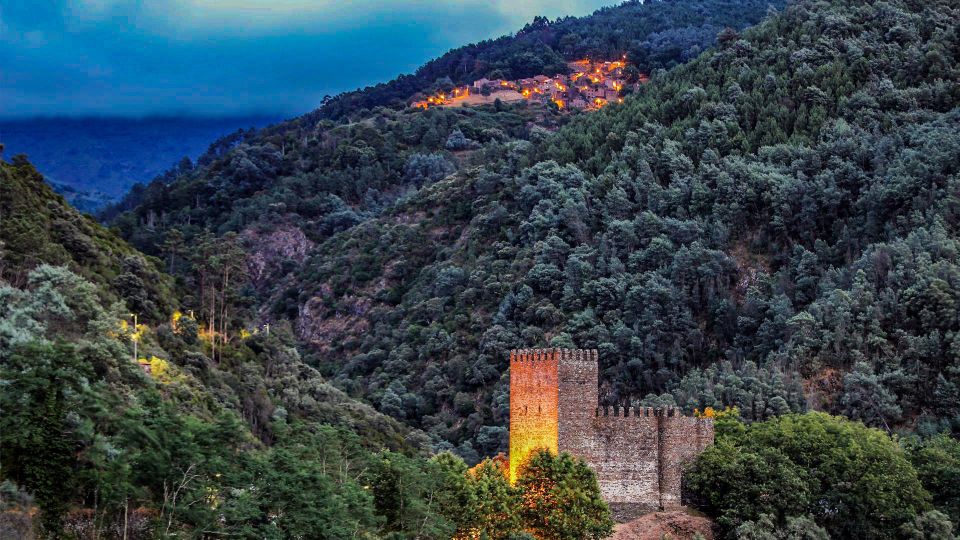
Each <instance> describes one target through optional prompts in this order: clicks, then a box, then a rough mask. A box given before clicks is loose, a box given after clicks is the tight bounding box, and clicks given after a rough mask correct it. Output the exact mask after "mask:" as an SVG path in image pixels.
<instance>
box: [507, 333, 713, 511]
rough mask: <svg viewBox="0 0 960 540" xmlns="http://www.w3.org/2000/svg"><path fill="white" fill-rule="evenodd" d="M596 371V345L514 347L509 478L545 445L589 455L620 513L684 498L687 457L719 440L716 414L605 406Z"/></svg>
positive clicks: (584, 456) (651, 508)
mask: <svg viewBox="0 0 960 540" xmlns="http://www.w3.org/2000/svg"><path fill="white" fill-rule="evenodd" d="M598 379H599V368H598V365H597V351H596V350H572V349H520V350H514V351H511V352H510V480H511V481H514V480H516V477H517V470H518V469H519V467H520V464H521V463H522V462H523V461H524V460H525V459H526V458H527V456H529V455H530V453H531V452H532V451H533V450H535V449H538V448H546V449H548V450H550V451H552V452H554V453H557V452H569V453H570V454H572V455H574V456H578V457H580V458H582V459H583V460H584V461H586V462H587V463H588V464H589V465H590V468H592V469H593V470H594V472H595V473H596V474H597V480H599V483H600V493H601V495H602V496H603V498H604V500H606V501H607V503H608V504H610V507H611V509H612V510H613V513H614V517H615V518H617V519H618V520H625V519H629V518H632V517H634V516H637V515H640V514H642V513H645V512H650V511H655V510H659V509H669V508H674V507H677V506H680V475H681V472H682V468H683V465H684V464H685V463H687V462H689V461H690V460H692V459H694V458H695V457H696V456H697V455H699V454H700V452H702V451H703V450H704V449H705V448H706V447H707V446H709V445H710V444H712V443H713V420H712V419H710V418H694V417H689V416H682V415H681V413H680V411H679V410H677V409H652V408H648V407H637V408H629V407H626V408H618V407H599V406H598V404H599V400H598V392H599V390H598V389H599V380H598Z"/></svg>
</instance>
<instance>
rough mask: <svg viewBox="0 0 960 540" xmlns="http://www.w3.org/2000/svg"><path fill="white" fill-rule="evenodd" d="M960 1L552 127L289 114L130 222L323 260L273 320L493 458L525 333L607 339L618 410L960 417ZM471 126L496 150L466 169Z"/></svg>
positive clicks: (778, 42)
mask: <svg viewBox="0 0 960 540" xmlns="http://www.w3.org/2000/svg"><path fill="white" fill-rule="evenodd" d="M956 17H957V13H956V10H955V9H954V8H953V7H952V6H950V5H949V4H944V3H933V4H929V3H925V4H923V5H919V4H912V3H909V2H902V3H880V4H863V5H861V4H856V5H854V4H852V3H850V4H848V3H844V2H833V3H808V2H800V3H798V4H796V5H792V6H790V7H789V8H787V9H786V10H785V11H784V12H783V13H782V14H779V15H777V16H774V17H772V18H770V19H768V20H767V21H766V22H764V23H763V24H761V25H759V26H758V27H756V28H753V29H751V30H749V31H748V32H746V33H744V34H743V36H737V35H730V34H729V33H727V35H726V38H725V39H724V40H723V42H722V44H721V45H720V47H719V49H718V50H715V51H711V52H708V53H706V54H704V55H703V56H701V57H699V58H697V59H696V60H694V61H693V62H691V63H689V64H687V65H683V66H679V67H677V68H675V69H673V70H671V71H669V72H666V73H663V74H660V75H658V76H657V77H655V78H654V80H653V81H652V82H651V83H650V84H649V85H646V86H644V87H643V88H642V90H641V92H640V93H639V94H638V95H636V96H633V97H632V98H631V99H628V100H627V102H626V103H624V104H623V105H619V106H616V107H610V108H609V110H606V109H605V110H603V111H601V112H599V113H594V114H588V115H579V116H576V117H572V118H571V119H570V120H568V122H567V123H566V125H564V126H562V127H561V128H560V130H559V132H557V133H555V134H550V133H549V132H547V131H544V130H543V129H542V128H540V127H539V126H537V127H532V128H531V127H529V125H530V124H529V122H527V123H524V122H523V121H522V120H521V119H520V118H522V117H523V116H524V115H530V114H534V113H532V112H531V111H530V110H529V109H527V108H524V107H523V106H511V107H501V108H500V109H502V110H497V109H477V110H471V109H464V110H457V111H453V110H430V111H426V112H414V113H410V112H405V113H396V112H392V111H389V110H386V109H378V110H377V111H376V112H374V113H371V119H369V120H365V121H360V122H353V123H350V124H346V125H342V126H335V125H330V124H325V123H318V124H316V125H312V129H310V130H307V126H304V125H301V124H289V125H287V126H285V127H282V128H281V127H277V128H276V129H275V130H274V131H273V132H271V133H270V134H269V136H267V135H264V137H263V138H260V139H258V140H257V141H247V142H245V143H243V144H241V145H240V146H238V147H237V148H235V149H233V150H231V151H230V152H229V153H228V154H227V155H226V156H224V157H223V158H220V159H219V160H217V161H215V162H214V164H213V165H211V166H210V168H209V169H204V170H203V171H200V172H199V173H196V172H194V173H192V174H187V175H184V176H183V177H182V178H181V179H178V180H177V181H175V182H173V183H171V184H169V185H167V184H164V185H151V186H150V187H148V188H147V191H148V192H149V191H151V190H153V191H155V192H156V193H155V194H153V195H151V196H148V197H145V198H142V199H140V201H141V203H142V204H141V205H140V206H138V207H137V208H136V209H135V210H134V211H132V212H127V213H125V214H123V215H121V216H119V217H118V218H116V220H115V221H114V223H115V224H116V226H117V227H118V228H119V229H120V230H121V232H122V233H123V235H124V236H125V237H126V238H128V239H130V240H131V241H132V242H133V243H134V245H136V246H137V247H140V248H141V249H143V250H145V251H146V252H148V253H153V254H155V255H157V256H163V254H164V251H163V248H162V246H163V245H164V242H166V234H167V232H168V231H178V232H177V233H176V234H180V233H181V232H182V231H184V230H187V231H188V235H189V234H195V231H196V230H197V229H199V228H200V227H209V228H210V229H211V230H212V231H213V232H214V233H217V234H223V233H225V232H227V231H232V230H246V231H248V233H247V235H248V237H250V238H251V241H252V242H254V244H256V246H257V247H255V248H254V249H255V250H256V253H257V254H258V256H262V257H263V258H264V259H265V260H266V261H267V262H269V260H270V254H271V253H274V254H276V253H288V254H289V253H296V254H298V257H294V258H291V257H284V259H285V260H283V261H280V262H276V263H275V264H274V265H273V268H274V270H273V272H274V273H273V274H272V275H273V276H274V278H273V279H272V280H271V284H272V286H271V287H269V288H261V292H260V296H259V299H260V301H261V304H258V305H260V306H262V307H261V308H260V311H259V314H260V316H261V317H263V318H265V319H270V320H274V319H281V320H283V319H289V320H291V321H293V324H294V327H295V331H296V333H297V335H298V337H299V338H301V339H303V340H305V341H307V342H308V343H310V344H311V347H310V348H309V352H308V353H307V354H306V359H307V361H308V362H310V363H311V365H313V366H315V367H317V368H318V369H319V370H320V371H321V372H322V373H324V374H325V375H327V376H328V377H330V378H332V379H333V381H334V383H335V384H337V385H338V386H340V387H341V388H343V389H345V390H346V391H347V392H348V393H350V394H351V395H354V396H357V397H361V398H363V399H365V400H366V401H368V402H370V403H372V404H374V405H375V406H377V407H378V408H379V409H380V410H381V411H383V412H386V413H388V414H390V415H391V416H394V417H396V418H398V419H400V420H403V421H405V422H409V423H412V424H413V425H415V426H417V427H419V428H421V429H423V430H424V431H426V432H427V433H428V434H429V435H430V437H431V438H432V440H433V443H434V445H435V447H436V448H438V449H439V448H448V447H449V446H450V445H452V446H453V447H455V448H456V449H457V451H458V452H459V453H460V454H461V455H462V456H464V457H465V458H466V459H467V460H468V461H476V460H477V459H479V457H481V456H483V455H492V454H495V453H496V452H498V451H501V450H503V449H504V448H505V442H506V430H505V423H506V418H507V416H506V415H507V402H506V397H507V396H506V393H507V375H506V373H505V371H506V351H507V350H509V349H510V348H512V347H526V346H537V345H554V346H578V347H595V348H598V349H599V350H600V357H601V362H602V364H603V366H602V367H603V370H604V388H603V395H604V396H605V399H606V400H607V401H608V402H611V403H617V402H626V401H628V400H633V401H642V402H644V403H647V404H662V403H677V404H678V405H680V406H682V407H684V408H685V409H687V410H692V409H693V408H697V407H700V408H702V407H705V406H714V407H722V406H726V405H735V406H738V407H740V409H741V411H742V412H743V414H744V416H745V417H746V418H748V419H757V420H759V419H764V418H767V417H770V416H772V415H777V414H782V413H784V412H789V411H803V410H805V409H806V408H807V407H808V406H810V405H812V406H814V407H815V408H818V409H822V410H827V411H830V412H833V413H840V414H845V415H847V416H848V417H851V418H854V419H859V420H862V421H864V422H865V423H867V424H868V425H871V426H879V427H883V428H884V429H887V430H889V431H896V430H915V431H919V432H922V433H936V432H940V431H944V430H946V431H948V432H952V431H953V430H954V429H956V423H957V421H958V414H960V408H958V407H960V391H958V389H957V388H958V387H957V384H958V383H960V379H958V377H960V372H958V369H960V367H958V364H957V360H956V358H955V356H954V355H953V353H952V352H951V351H952V350H953V346H952V345H951V344H952V343H953V340H954V335H955V334H956V332H957V330H958V329H960V321H958V320H957V318H956V316H955V314H954V313H953V311H954V309H953V307H952V306H955V303H956V301H957V297H956V293H955V290H954V289H955V283H954V282H955V281H956V280H957V277H956V273H957V260H956V256H955V253H956V245H955V242H956V240H955V238H956V235H955V231H954V228H955V226H956V224H955V223H954V221H955V215H956V214H955V209H954V206H955V205H956V200H955V195H956V190H955V189H954V188H953V183H954V182H955V181H956V167H957V163H958V160H957V159H956V158H957V152H958V142H957V139H956V137H955V136H954V132H955V130H956V126H957V114H958V113H957V112H956V111H955V110H954V109H955V107H956V104H957V98H958V88H957V85H955V84H953V83H952V82H950V81H955V80H956V78H957V68H956V66H955V65H954V64H953V63H951V62H950V59H951V58H954V57H955V56H956V54H955V53H956V52H957V47H958V44H957V35H956V31H955V26H954V25H953V23H954V22H955V21H956ZM881 23H882V24H881ZM881 27H882V28H881ZM536 114H541V115H549V113H547V112H544V113H536ZM390 118H393V119H395V121H394V123H391V121H390ZM504 119H513V120H511V121H512V122H514V125H516V126H518V129H517V130H515V131H512V132H509V131H510V130H507V131H504V129H503V128H502V127H501V128H497V127H492V126H493V125H495V124H496V123H497V122H503V121H504ZM558 122H559V123H563V122H562V121H558ZM304 123H305V121H304ZM368 123H369V124H373V125H376V124H377V123H379V125H380V126H382V127H380V129H373V128H372V127H371V129H367V127H368ZM455 130H460V131H461V132H463V133H464V134H465V135H466V136H467V138H468V139H470V140H473V141H477V146H479V149H478V150H471V151H469V152H473V154H472V156H471V157H472V158H473V160H472V161H471V160H469V159H464V160H463V162H461V163H459V168H458V172H457V174H454V175H451V176H447V175H448V174H449V173H452V172H453V171H454V169H455V167H456V166H450V165H447V162H448V161H449V162H453V158H454V157H455V156H452V155H451V154H454V153H455V152H451V153H450V154H448V153H446V152H447V151H446V150H445V149H441V148H440V147H439V144H442V143H438V141H443V140H445V139H447V138H449V137H450V134H452V133H453V132H454V131H455ZM493 132H497V136H496V137H493V136H492V135H490V134H491V133H493ZM484 133H487V134H488V135H486V136H484ZM500 133H503V136H501V135H500ZM338 134H342V135H338ZM405 134H407V135H410V137H411V138H410V139H408V141H410V142H408V143H407V144H417V143H419V146H418V147H414V148H416V152H415V153H410V152H411V151H412V150H413V149H411V150H407V152H408V153H407V154H403V153H402V152H401V153H400V155H397V153H396V152H397V150H396V149H397V148H400V145H401V144H402V143H403V139H402V138H403V137H404V135H405ZM427 135H429V136H427ZM425 138H426V140H424V139H425ZM258 143H259V144H258ZM378 150H379V152H380V153H379V154H378V153H377V152H378ZM431 150H432V151H433V154H429V153H427V152H430V151H431ZM403 155H406V156H408V157H407V158H406V159H405V160H404V159H402V156H403ZM364 156H368V157H364ZM429 156H432V157H429ZM351 159H355V160H356V161H351ZM364 159H367V161H364ZM458 159H459V158H458ZM421 160H422V161H423V162H424V165H422V166H421V165H417V166H414V162H415V161H416V162H420V161H421ZM427 161H429V162H430V165H429V166H428V165H426V164H425V163H426V162H427ZM388 167H390V168H388ZM427 170H432V171H436V172H435V173H427V172H424V171H427ZM271 171H278V172H279V176H280V178H279V179H276V180H275V179H274V177H275V176H277V174H276V173H274V174H271ZM281 171H282V172H281ZM300 171H303V172H300ZM370 171H373V174H371V172H370ZM401 171H403V172H402V173H401ZM337 175H340V176H337ZM366 178H371V179H373V180H369V181H368V180H365V179H366ZM371 188H372V190H371ZM399 192H403V193H406V194H408V196H400V197H396V196H395V194H397V193H399ZM251 193H252V195H250V194H251ZM384 194H389V195H390V196H387V197H385V196H384ZM330 195H335V197H330ZM377 200H380V201H385V202H386V204H384V205H383V206H381V207H379V208H377V205H376V202H375V201H377ZM377 212H379V213H377ZM151 224H152V225H153V226H152V227H151ZM190 228H193V230H194V232H192V233H191V232H189V231H190ZM249 231H254V232H249ZM271 231H272V232H271ZM301 233H302V234H301ZM331 235H332V236H331ZM301 236H303V237H305V238H302V239H299V238H300V237H301ZM298 239H299V240H298ZM277 244H279V245H277ZM276 258H279V257H276ZM299 261H302V263H300V262H299ZM268 266H269V264H268ZM186 279H188V280H189V276H188V277H187V278H186ZM267 310H269V312H267Z"/></svg>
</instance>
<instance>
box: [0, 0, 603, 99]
mask: <svg viewBox="0 0 960 540" xmlns="http://www.w3.org/2000/svg"><path fill="white" fill-rule="evenodd" d="M615 3H618V2H617V0H549V1H548V0H533V1H525V0H459V1H457V0H448V1H446V2H436V1H433V2H429V1H417V0H382V1H379V2H373V1H333V0H0V117H14V116H15V117H23V116H34V115H44V116H52V115H110V116H114V115H129V116H141V115H153V114H163V115H168V114H189V115H234V114H250V113H269V114H281V115H293V114H298V113H303V112H307V111H309V110H311V109H313V108H315V107H316V106H317V104H318V103H319V102H320V100H321V99H322V98H323V96H324V95H325V94H336V93H338V92H341V91H344V90H352V89H354V88H357V87H363V86H366V85H368V84H372V83H376V82H380V81H386V80H389V79H392V78H393V77H394V76H396V75H398V74H400V73H407V72H411V71H413V70H414V69H416V67H417V66H419V65H420V64H422V63H424V62H425V61H426V60H429V59H430V58H433V57H436V56H439V55H440V54H442V53H443V52H445V51H447V50H448V49H450V48H453V47H456V46H459V45H463V44H467V43H471V42H475V41H479V40H482V39H487V38H491V37H497V36H499V35H502V34H505V33H510V32H513V31H516V30H518V29H519V28H520V27H522V26H523V25H524V24H525V23H526V22H529V21H530V20H531V19H532V18H533V17H534V16H535V15H545V16H548V17H550V18H555V17H558V16H562V15H586V14H588V13H590V12H592V11H594V10H595V9H597V8H598V7H601V6H603V5H612V4H615Z"/></svg>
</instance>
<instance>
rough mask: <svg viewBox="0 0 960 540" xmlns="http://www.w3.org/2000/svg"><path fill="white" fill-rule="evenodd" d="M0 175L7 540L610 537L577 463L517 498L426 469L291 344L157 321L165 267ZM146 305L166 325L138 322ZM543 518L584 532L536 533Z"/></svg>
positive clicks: (550, 527) (449, 470) (52, 197)
mask: <svg viewBox="0 0 960 540" xmlns="http://www.w3.org/2000/svg"><path fill="white" fill-rule="evenodd" d="M0 173H2V180H3V181H2V182H0V186H2V189H3V191H2V195H3V199H2V200H3V201H5V204H4V205H3V206H2V207H0V239H3V243H2V244H0V245H3V246H4V248H5V250H4V251H3V252H2V256H3V257H2V261H3V265H2V266H0V383H2V386H0V410H3V411H4V414H3V415H2V416H0V448H2V453H0V537H3V538H33V537H34V534H37V535H39V537H41V538H124V539H147V538H158V537H162V538H170V537H191V538H206V537H211V536H230V537H239V538H258V539H263V538H314V537H318V535H319V537H322V538H358V537H361V538H434V539H438V540H440V539H446V538H451V537H454V536H458V537H463V538H465V537H466V536H465V535H467V534H472V532H473V531H489V533H490V534H491V535H492V536H491V537H492V538H516V539H523V538H530V537H529V536H527V535H526V533H524V532H523V531H528V530H529V531H535V532H537V534H538V536H540V537H544V538H546V537H559V536H557V535H558V534H561V535H567V536H569V535H571V534H573V535H575V537H577V538H596V539H599V538H602V537H604V536H606V535H607V534H609V532H610V530H611V526H612V521H611V517H610V511H609V509H608V508H607V506H606V504H605V503H604V502H603V501H602V500H601V499H600V496H599V488H598V486H597V481H596V478H595V477H594V475H593V472H592V471H590V469H589V468H588V467H587V466H586V464H585V463H583V462H582V461H580V460H575V459H573V458H571V457H570V456H569V455H565V454H564V455H560V456H555V455H551V454H549V453H543V454H540V455H539V456H538V457H537V458H536V459H534V460H531V462H530V464H529V465H528V466H527V467H525V468H524V469H523V471H522V472H521V480H520V482H519V483H518V484H517V485H516V486H511V485H510V484H509V482H508V481H507V478H506V475H505V473H504V471H503V469H502V468H501V466H500V464H499V463H497V462H494V461H491V460H487V461H484V462H483V464H482V465H481V466H480V467H479V468H478V469H476V470H474V471H469V472H468V468H467V465H466V464H465V463H464V461H463V460H462V459H461V458H459V457H457V456H455V455H453V454H450V453H442V454H435V455H433V456H430V455H429V454H428V452H427V450H428V442H429V441H428V439H427V438H426V436H425V435H424V434H423V433H421V432H419V431H417V430H413V429H410V428H408V427H406V426H404V425H402V424H400V423H399V422H397V421H396V420H394V419H392V418H389V417H387V416H384V415H382V414H380V413H377V412H375V411H374V410H373V409H372V408H371V407H369V406H368V405H364V404H361V403H359V402H357V401H355V400H352V399H350V398H349V397H347V396H346V395H344V394H343V392H341V391H339V390H337V389H335V388H333V387H331V386H330V385H329V384H328V383H326V382H325V381H324V379H323V378H322V377H321V376H320V374H319V373H317V371H316V370H314V369H313V368H311V367H309V366H307V365H306V364H305V363H304V362H303V361H302V359H301V358H300V356H299V353H298V351H297V348H296V346H295V343H294V340H293V337H292V335H291V332H290V329H289V325H274V326H273V327H272V328H271V329H270V330H269V331H260V329H256V330H254V331H250V332H244V331H241V332H237V333H235V334H234V335H233V336H231V337H230V338H224V339H211V338H210V337H209V336H207V335H205V334H204V328H202V326H201V325H200V324H198V321H197V320H196V319H194V318H193V317H192V316H190V315H186V314H182V313H180V312H172V313H171V314H170V318H169V319H166V318H164V317H162V316H161V313H162V311H161V310H162V309H167V308H169V306H168V305H162V304H161V303H160V302H159V300H160V299H163V298H172V297H173V295H172V294H171V290H170V286H171V283H170V282H171V280H170V279H169V277H168V276H165V275H163V273H162V270H160V267H161V266H162V264H161V262H160V261H157V260H153V259H150V258H145V257H143V256H142V255H140V254H138V253H137V252H136V251H135V250H133V249H132V248H131V247H130V246H128V245H127V244H126V243H124V242H123V241H122V240H120V239H119V238H117V237H116V236H115V235H114V234H113V233H111V232H109V231H106V230H104V229H103V228H101V227H100V226H99V225H97V224H96V223H93V222H92V220H90V218H89V217H84V216H81V215H80V214H79V213H78V212H77V211H76V210H74V209H73V208H71V207H69V206H68V205H67V204H66V202H65V201H64V200H63V199H62V198H61V197H59V196H58V195H56V194H54V193H53V192H52V191H51V189H50V187H49V186H48V185H47V184H46V183H45V182H44V181H43V179H42V177H41V176H40V175H39V174H38V173H37V172H36V171H35V169H34V168H33V166H32V165H31V164H29V163H28V162H26V161H25V160H24V159H22V158H15V159H14V161H13V162H12V163H6V162H3V161H0ZM8 202H9V204H7V203H8ZM53 220H56V221H57V222H59V221H62V222H63V223H65V224H51V223H52V222H53ZM24 230H32V231H35V232H40V231H48V232H49V234H48V235H46V236H42V235H36V234H35V235H34V237H33V238H30V239H28V238H27V236H28V235H25V234H23V231H24ZM78 238H80V239H82V240H83V241H84V242H85V244H82V245H79V247H78V242H80V241H79V240H78ZM28 240H29V242H30V243H29V250H28V251H23V250H26V249H27V247H28V246H27V245H26V244H25V242H28ZM27 252H30V253H33V254H34V255H33V256H32V257H30V258H29V259H28V258H22V257H19V256H18V254H22V253H27ZM80 254H83V255H84V258H82V259H78V258H77V257H79V256H80ZM214 258H215V259H218V260H219V262H217V263H214V264H215V265H219V266H214V268H215V269H218V270H220V271H222V270H223V269H224V268H228V267H229V264H230V263H229V261H228V260H227V258H226V257H225V256H224V255H223V254H219V255H216V256H214ZM132 261H135V262H132ZM117 267H122V268H123V272H124V273H121V274H120V275H118V276H113V274H112V273H111V272H112V271H113V270H114V269H115V268H117ZM131 267H133V268H138V269H139V272H138V273H136V274H134V276H133V277H124V276H126V275H127V273H129V272H132V270H130V268H131ZM214 268H211V272H212V271H213V269H214ZM74 270H76V272H75V271H74ZM77 272H83V273H84V274H88V273H89V274H90V275H92V276H93V277H97V278H98V279H97V280H96V281H90V280H88V279H85V277H84V276H83V275H80V274H78V273H77ZM107 277H111V279H105V278H107ZM141 277H142V278H143V280H146V282H147V283H151V284H152V285H154V287H152V288H150V287H146V286H145V284H144V282H141V281H138V282H137V284H136V285H137V286H136V287H135V288H136V289H137V291H135V293H134V294H133V296H131V295H130V290H128V289H127V287H126V285H129V283H128V282H130V281H132V280H134V278H137V279H139V278H141ZM212 279H213V278H212V277H211V280H212ZM206 286H207V287H211V286H213V285H212V284H211V282H210V281H208V282H207V284H206ZM144 298H146V299H147V300H148V301H153V303H152V304H150V305H151V306H152V307H153V308H154V310H153V311H150V312H147V311H141V312H140V314H141V315H142V318H140V319H133V320H131V319H130V317H131V314H130V313H128V312H129V310H130V309H136V308H135V307H132V306H138V302H139V301H141V300H142V299H144ZM141 321H142V322H141ZM530 504H534V505H536V507H538V508H542V509H543V510H544V511H547V512H549V511H553V512H557V511H559V509H560V508H563V509H564V511H565V512H568V513H569V512H573V513H572V514H570V515H571V516H576V522H575V523H570V522H566V523H564V524H563V526H562V529H559V528H558V527H559V526H558V525H557V524H554V523H544V522H542V521H537V520H536V519H535V517H536V516H532V515H531V514H530V513H529V512H526V513H525V512H524V510H523V509H524V508H527V505H530ZM37 509H39V513H38V514H37V515H36V519H35V520H34V519H33V517H32V516H34V514H35V510H37ZM558 531H559V532H558Z"/></svg>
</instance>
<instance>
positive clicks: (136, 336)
mask: <svg viewBox="0 0 960 540" xmlns="http://www.w3.org/2000/svg"><path fill="white" fill-rule="evenodd" d="M130 316H131V317H132V318H133V333H132V334H130V339H132V340H133V361H134V362H136V361H137V342H138V341H140V331H139V330H138V329H137V314H136V313H131V314H130Z"/></svg>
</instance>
